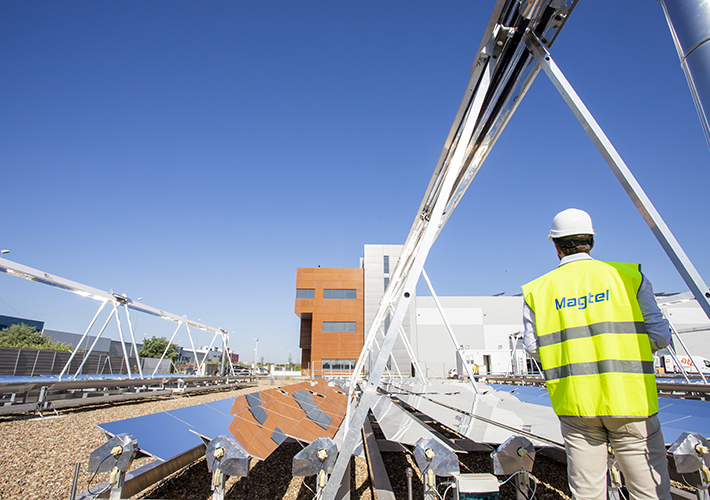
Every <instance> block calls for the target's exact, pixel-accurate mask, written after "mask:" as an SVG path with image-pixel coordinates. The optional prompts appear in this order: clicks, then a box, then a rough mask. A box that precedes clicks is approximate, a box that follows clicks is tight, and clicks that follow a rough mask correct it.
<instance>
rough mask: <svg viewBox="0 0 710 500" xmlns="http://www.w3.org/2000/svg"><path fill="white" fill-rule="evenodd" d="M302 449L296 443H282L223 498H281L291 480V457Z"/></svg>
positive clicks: (255, 465)
mask: <svg viewBox="0 0 710 500" xmlns="http://www.w3.org/2000/svg"><path fill="white" fill-rule="evenodd" d="M302 449H303V448H302V447H301V445H299V444H298V443H283V444H282V445H281V446H279V447H278V448H276V451H274V452H273V453H272V454H271V455H269V456H268V457H267V459H266V460H264V461H259V462H256V463H255V464H254V465H253V466H252V468H251V469H249V475H248V476H247V477H243V478H240V479H239V481H237V482H236V483H235V484H234V485H233V486H231V487H230V488H229V489H228V491H227V492H226V493H225V495H224V496H225V498H234V499H237V498H239V499H241V498H249V499H268V500H273V499H281V498H283V497H284V495H285V494H286V491H287V490H288V485H289V483H290V482H291V478H292V473H291V464H292V462H293V456H294V455H295V454H296V453H298V452H299V451H301V450H302ZM299 498H300V496H299Z"/></svg>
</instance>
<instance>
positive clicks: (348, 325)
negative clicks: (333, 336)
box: [321, 321, 356, 333]
mask: <svg viewBox="0 0 710 500" xmlns="http://www.w3.org/2000/svg"><path fill="white" fill-rule="evenodd" d="M321 331H322V332H325V333H330V332H332V333H341V332H344V333H354V332H355V331H356V330H355V322H354V321H324V322H323V329H322V330H321Z"/></svg>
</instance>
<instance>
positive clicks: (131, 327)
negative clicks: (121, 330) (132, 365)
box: [116, 304, 143, 378]
mask: <svg viewBox="0 0 710 500" xmlns="http://www.w3.org/2000/svg"><path fill="white" fill-rule="evenodd" d="M123 308H124V310H125V311H126V322H127V323H128V331H129V333H130V334H131V341H132V342H133V350H134V351H135V352H136V354H135V356H136V363H137V364H138V374H139V375H140V376H141V378H143V367H142V366H141V358H140V356H139V355H138V346H137V345H136V336H135V335H133V325H131V316H130V315H129V314H128V304H123ZM136 314H138V313H137V312H136ZM116 318H117V319H118V314H117V315H116Z"/></svg>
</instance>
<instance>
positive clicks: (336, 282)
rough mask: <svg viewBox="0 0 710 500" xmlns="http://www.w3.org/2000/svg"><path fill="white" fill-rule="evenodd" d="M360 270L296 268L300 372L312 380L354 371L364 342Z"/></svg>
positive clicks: (296, 310)
mask: <svg viewBox="0 0 710 500" xmlns="http://www.w3.org/2000/svg"><path fill="white" fill-rule="evenodd" d="M363 293H364V289H363V271H362V269H324V268H323V269H322V268H299V269H297V271H296V305H295V312H296V315H297V316H298V317H299V318H301V328H300V330H301V339H300V347H301V369H302V371H303V372H304V373H308V374H310V375H314V376H320V375H324V374H325V375H328V374H340V373H346V372H350V371H352V370H353V368H355V362H356V361H357V358H358V356H359V355H360V352H361V351H362V346H363V338H364V321H363V297H364V295H363Z"/></svg>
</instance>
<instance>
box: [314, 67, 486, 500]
mask: <svg viewBox="0 0 710 500" xmlns="http://www.w3.org/2000/svg"><path fill="white" fill-rule="evenodd" d="M493 62H494V61H493V59H492V58H489V59H488V60H487V62H486V63H485V64H486V68H485V69H484V70H483V71H482V72H481V80H480V82H478V91H477V92H476V95H475V96H474V97H473V101H472V102H471V105H470V106H469V107H468V110H467V112H466V116H465V117H464V118H463V120H462V122H461V128H460V131H459V133H458V134H457V136H458V140H457V141H456V145H455V146H454V147H453V148H452V149H451V150H450V152H449V155H448V158H447V160H448V161H447V162H446V164H447V168H446V170H445V172H443V174H442V175H443V177H442V179H441V184H440V185H439V188H438V190H437V194H436V195H435V197H434V200H432V201H433V205H431V208H430V210H428V211H427V212H426V213H422V214H421V218H420V219H419V220H418V222H415V226H414V227H413V228H412V231H411V232H410V235H409V237H408V238H407V240H408V241H407V243H406V244H405V248H404V250H403V252H402V253H401V254H400V257H399V259H398V261H397V265H396V266H395V269H394V272H393V273H392V274H393V276H392V277H391V278H390V284H389V286H388V287H387V290H386V291H385V296H384V297H383V299H382V302H380V307H379V309H378V311H377V314H376V315H375V320H374V321H373V324H372V326H371V328H370V332H369V333H368V338H369V337H371V336H374V332H376V331H377V330H378V329H379V328H380V327H381V325H382V323H383V322H384V318H385V316H386V314H387V312H388V311H389V308H390V307H391V306H392V305H394V304H396V306H395V314H394V316H393V317H392V320H391V321H390V325H389V328H388V330H387V333H386V335H385V339H384V342H383V344H382V348H381V349H380V352H379V353H378V356H377V360H376V361H375V364H374V366H373V369H372V373H371V374H370V376H369V377H368V380H367V382H366V383H365V384H364V387H363V391H362V396H361V397H360V402H359V404H358V405H357V408H356V409H355V411H354V413H353V416H352V419H351V420H350V421H349V423H348V427H347V430H346V434H345V439H344V442H343V445H342V447H341V450H340V454H339V455H338V460H337V461H336V463H335V467H334V469H333V473H332V476H331V481H330V482H329V483H328V486H326V488H325V491H324V496H323V498H324V499H325V500H334V499H335V494H336V491H337V485H338V484H340V481H341V480H342V478H343V474H344V473H345V469H346V467H347V464H348V463H349V461H350V455H352V452H353V450H354V449H355V446H357V444H358V435H359V431H360V429H362V426H363V424H364V422H365V418H367V413H368V412H369V410H370V408H371V407H372V405H373V404H374V403H375V400H376V397H377V387H378V386H379V383H380V380H381V378H382V374H383V372H384V369H385V366H386V364H387V358H388V357H389V355H390V354H391V352H392V348H393V347H394V343H395V340H396V338H397V334H398V332H399V328H400V327H401V325H402V322H403V320H404V315H405V314H406V312H407V309H408V308H409V305H410V303H411V299H412V297H414V293H415V292H416V286H417V282H418V281H419V277H420V276H421V273H422V270H423V269H424V263H425V262H426V258H427V256H428V255H429V251H430V250H431V247H432V245H433V244H434V241H435V239H436V237H437V235H438V233H439V231H440V229H441V227H443V224H444V223H445V220H446V218H447V217H446V216H447V215H450V212H449V213H448V214H447V213H445V211H446V209H447V206H448V205H449V202H450V200H451V197H452V196H453V195H454V194H455V191H456V190H457V188H458V187H460V182H461V180H460V178H459V175H460V174H462V172H463V171H468V170H469V169H473V170H477V168H478V166H479V162H482V161H483V159H484V158H485V154H480V155H476V157H475V158H473V159H470V161H468V160H469V153H470V151H469V147H468V146H469V144H470V141H471V138H472V137H473V135H474V132H476V130H477V127H476V125H477V118H478V116H479V113H480V111H481V109H482V108H483V104H484V97H485V94H486V90H487V89H488V88H489V86H490V81H491V76H492V72H493V67H494V64H493ZM370 345H371V342H370ZM362 360H364V356H362V355H361V356H360V359H358V365H360V367H361V361H362ZM356 373H359V372H358V371H357V370H356ZM352 390H354V387H352V386H351V392H350V394H352Z"/></svg>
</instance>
